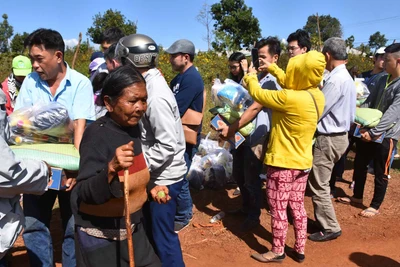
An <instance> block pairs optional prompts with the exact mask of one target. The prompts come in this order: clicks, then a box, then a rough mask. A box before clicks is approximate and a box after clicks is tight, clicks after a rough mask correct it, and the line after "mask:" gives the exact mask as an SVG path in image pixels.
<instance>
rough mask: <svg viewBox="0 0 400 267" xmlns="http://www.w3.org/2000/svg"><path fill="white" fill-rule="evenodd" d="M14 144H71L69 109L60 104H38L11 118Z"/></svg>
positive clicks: (14, 114)
mask: <svg viewBox="0 0 400 267" xmlns="http://www.w3.org/2000/svg"><path fill="white" fill-rule="evenodd" d="M9 123H10V128H11V136H10V139H9V142H10V143H12V144H22V143H49V142H50V143H58V142H60V143H70V142H72V140H71V139H72V138H71V137H72V131H73V128H72V124H71V120H70V118H69V116H68V111H67V109H66V108H65V107H64V106H63V105H62V104H60V103H57V102H50V103H47V104H44V103H42V102H39V103H36V104H35V105H33V106H31V107H26V108H22V109H20V110H17V111H15V112H13V113H12V114H11V115H10V116H9Z"/></svg>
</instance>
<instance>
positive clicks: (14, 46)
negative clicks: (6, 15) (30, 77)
mask: <svg viewBox="0 0 400 267" xmlns="http://www.w3.org/2000/svg"><path fill="white" fill-rule="evenodd" d="M28 36H29V33H27V32H24V33H23V34H19V33H17V34H16V35H14V37H13V39H12V40H11V51H13V52H15V53H18V54H22V53H24V50H25V47H24V42H25V39H26V38H27V37H28Z"/></svg>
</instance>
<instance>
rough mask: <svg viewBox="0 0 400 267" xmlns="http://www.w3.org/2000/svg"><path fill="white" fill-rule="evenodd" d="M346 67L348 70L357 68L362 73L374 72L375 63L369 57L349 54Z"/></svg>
mask: <svg viewBox="0 0 400 267" xmlns="http://www.w3.org/2000/svg"><path fill="white" fill-rule="evenodd" d="M346 66H347V69H350V68H351V67H354V66H357V68H358V71H359V72H360V73H361V72H364V71H368V70H372V69H373V67H374V63H373V60H372V59H371V58H369V57H368V56H362V55H355V54H349V58H348V62H347V64H346Z"/></svg>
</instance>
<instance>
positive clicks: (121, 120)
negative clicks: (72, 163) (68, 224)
mask: <svg viewBox="0 0 400 267" xmlns="http://www.w3.org/2000/svg"><path fill="white" fill-rule="evenodd" d="M101 99H103V101H104V104H105V106H106V108H107V110H108V113H107V114H106V115H105V116H103V117H101V118H99V119H98V120H97V121H95V122H94V123H92V124H91V125H90V126H89V127H88V128H87V129H86V131H85V133H84V135H83V139H82V143H81V145H80V155H81V161H80V172H79V175H78V178H77V184H76V186H75V188H74V190H73V192H72V196H71V201H72V206H73V211H74V216H75V225H76V230H75V232H76V235H75V243H76V247H77V251H76V255H77V265H78V266H88V267H89V266H96V267H98V266H129V257H128V255H129V253H128V245H127V236H126V235H127V232H126V226H125V221H124V218H125V217H124V216H126V214H125V213H124V194H123V182H124V170H125V169H128V170H129V181H130V182H129V202H130V205H129V206H130V210H129V215H128V216H130V218H131V222H132V225H131V228H132V230H133V231H132V233H133V234H132V238H133V243H134V256H135V265H136V266H161V264H160V261H159V259H158V257H157V256H156V254H155V252H154V250H153V248H152V246H151V244H150V242H149V240H148V238H147V236H146V233H145V229H144V226H143V214H142V206H143V204H144V203H145V202H146V201H147V199H148V194H147V190H146V188H147V185H148V182H149V179H150V174H149V171H148V168H147V166H146V162H145V159H144V156H143V153H142V149H141V142H140V130H139V127H138V122H139V120H140V119H141V117H142V115H143V114H144V113H145V111H146V108H147V103H146V100H147V91H146V83H145V80H144V79H143V77H142V76H141V74H140V73H139V72H138V71H137V70H136V69H134V68H133V67H131V66H124V67H120V68H118V69H116V70H114V71H113V72H111V73H110V74H109V75H108V77H107V78H106V80H105V81H104V87H103V90H102V93H101ZM159 191H163V192H164V194H158V193H159ZM151 195H152V197H153V198H154V200H155V201H157V202H159V203H161V202H164V203H165V202H166V201H168V200H169V199H170V197H169V195H168V189H167V188H166V187H164V186H156V187H154V188H153V189H152V190H151ZM158 195H159V196H161V197H162V198H160V197H158ZM162 195H165V196H162Z"/></svg>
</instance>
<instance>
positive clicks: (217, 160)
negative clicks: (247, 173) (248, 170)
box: [186, 133, 233, 190]
mask: <svg viewBox="0 0 400 267" xmlns="http://www.w3.org/2000/svg"><path fill="white" fill-rule="evenodd" d="M209 136H210V133H209V134H208V135H207V136H206V138H205V139H202V140H201V141H200V146H199V151H198V153H197V154H196V155H195V156H194V157H193V160H192V164H191V166H190V170H189V172H188V175H187V176H186V178H187V179H188V181H189V183H190V186H191V187H192V188H194V189H197V190H201V189H203V187H204V186H207V187H209V188H212V189H219V188H221V187H223V186H224V185H225V184H226V183H227V182H228V181H230V179H231V177H232V160H233V158H232V155H231V153H230V152H229V150H228V149H226V147H227V142H225V144H224V146H223V147H220V146H219V145H218V142H217V141H214V140H209V139H208V138H209Z"/></svg>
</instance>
